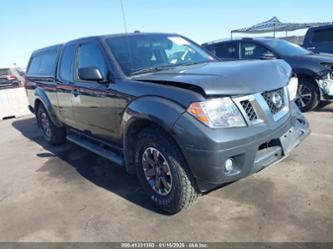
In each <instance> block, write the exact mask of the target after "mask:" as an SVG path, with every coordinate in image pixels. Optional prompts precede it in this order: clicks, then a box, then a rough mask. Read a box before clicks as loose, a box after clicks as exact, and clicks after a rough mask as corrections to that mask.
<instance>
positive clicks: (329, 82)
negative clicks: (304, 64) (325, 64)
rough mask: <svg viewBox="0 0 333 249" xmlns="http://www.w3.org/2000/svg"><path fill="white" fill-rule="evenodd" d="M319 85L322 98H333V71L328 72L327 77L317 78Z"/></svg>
mask: <svg viewBox="0 0 333 249" xmlns="http://www.w3.org/2000/svg"><path fill="white" fill-rule="evenodd" d="M316 81H317V84H318V85H319V88H320V92H321V94H320V95H321V98H320V100H332V99H333V73H332V75H331V74H328V75H327V77H324V78H321V79H317V80H316Z"/></svg>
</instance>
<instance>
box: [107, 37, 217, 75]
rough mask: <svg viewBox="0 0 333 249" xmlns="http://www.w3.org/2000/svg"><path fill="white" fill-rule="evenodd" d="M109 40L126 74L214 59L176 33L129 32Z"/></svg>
mask: <svg viewBox="0 0 333 249" xmlns="http://www.w3.org/2000/svg"><path fill="white" fill-rule="evenodd" d="M107 43H108V45H109V47H110V48H111V51H112V53H113V55H114V56H115V58H116V60H117V61H118V63H119V65H120V66H121V68H122V70H123V72H124V73H125V74H126V75H127V76H130V75H134V74H138V73H146V72H149V71H153V70H154V69H155V70H156V69H159V70H163V69H167V68H169V67H175V66H178V65H186V64H197V63H204V62H208V61H214V60H215V59H214V58H213V57H212V56H211V55H209V54H208V53H207V52H206V51H205V50H203V49H202V48H201V47H199V46H197V45H195V44H193V43H192V42H190V41H189V40H187V39H185V38H183V37H181V36H177V35H163V34H144V35H143V34H140V35H128V36H121V37H113V38H110V39H108V40H107Z"/></svg>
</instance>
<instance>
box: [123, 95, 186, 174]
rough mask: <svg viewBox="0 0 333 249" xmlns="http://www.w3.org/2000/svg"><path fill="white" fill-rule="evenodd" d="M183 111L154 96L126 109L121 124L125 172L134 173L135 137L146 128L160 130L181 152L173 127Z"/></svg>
mask: <svg viewBox="0 0 333 249" xmlns="http://www.w3.org/2000/svg"><path fill="white" fill-rule="evenodd" d="M184 111H185V109H184V108H183V107H181V106H180V105H179V104H177V103H175V102H172V101H170V100H167V99H164V98H160V97H154V96H152V97H144V98H141V99H138V100H136V101H134V102H133V103H131V104H130V105H129V106H128V107H127V109H126V111H125V113H124V115H123V119H122V124H121V130H122V142H123V148H124V159H125V166H126V170H127V172H129V173H134V172H135V168H134V146H135V139H136V137H137V135H138V134H139V133H140V132H141V131H142V130H143V129H145V128H147V127H152V128H154V127H155V128H158V129H161V130H162V131H163V132H165V133H166V134H167V135H169V136H170V138H171V139H172V140H173V141H174V142H175V144H176V145H177V146H178V148H179V150H180V152H182V150H181V148H180V146H179V143H178V142H177V138H176V137H175V135H174V133H173V126H174V124H175V122H176V121H177V119H178V118H179V117H180V115H182V114H183V113H184ZM182 154H183V153H182ZM183 156H184V155H183ZM184 159H185V157H184Z"/></svg>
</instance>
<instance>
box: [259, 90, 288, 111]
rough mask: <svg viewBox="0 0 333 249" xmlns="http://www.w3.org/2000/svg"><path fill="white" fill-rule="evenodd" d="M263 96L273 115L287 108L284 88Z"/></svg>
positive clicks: (265, 93)
mask: <svg viewBox="0 0 333 249" xmlns="http://www.w3.org/2000/svg"><path fill="white" fill-rule="evenodd" d="M262 96H263V97H264V99H265V101H266V103H267V105H268V106H269V109H270V110H271V112H272V114H273V115H274V114H276V113H278V112H280V111H281V110H282V109H283V108H284V107H285V104H286V103H285V96H284V89H283V88H280V89H277V90H273V91H268V92H264V93H262Z"/></svg>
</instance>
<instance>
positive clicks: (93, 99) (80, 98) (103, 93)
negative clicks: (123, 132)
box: [72, 40, 117, 140]
mask: <svg viewBox="0 0 333 249" xmlns="http://www.w3.org/2000/svg"><path fill="white" fill-rule="evenodd" d="M87 67H96V68H98V69H99V70H100V72H101V74H102V76H103V78H104V79H105V82H103V83H101V82H94V81H87V80H82V79H80V77H79V75H78V71H79V68H87ZM74 72H75V79H74V82H73V85H74V89H73V97H72V98H73V100H72V105H73V113H74V117H75V122H76V124H77V128H78V129H79V130H81V131H84V132H85V133H87V134H89V135H93V136H96V137H100V138H102V139H108V140H113V139H114V138H115V137H116V131H117V129H116V123H117V122H116V119H117V117H116V114H115V111H116V108H117V99H116V92H115V91H114V85H115V83H111V82H109V81H108V80H107V79H109V73H110V70H109V67H108V64H107V60H106V58H105V56H104V53H103V49H102V46H101V45H100V44H99V42H98V41H95V40H93V41H88V42H84V43H80V44H79V45H78V48H77V58H76V65H75V69H74Z"/></svg>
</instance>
